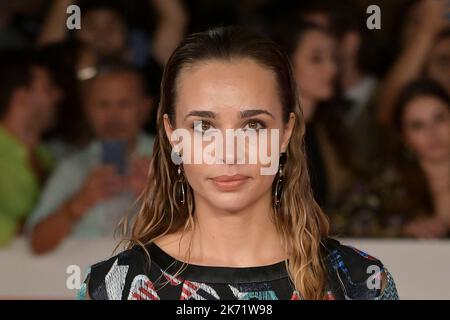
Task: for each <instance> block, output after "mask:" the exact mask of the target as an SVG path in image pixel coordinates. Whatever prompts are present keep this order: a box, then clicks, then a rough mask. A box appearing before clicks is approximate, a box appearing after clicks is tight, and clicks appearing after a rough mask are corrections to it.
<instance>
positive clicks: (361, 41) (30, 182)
mask: <svg viewBox="0 0 450 320" xmlns="http://www.w3.org/2000/svg"><path fill="white" fill-rule="evenodd" d="M72 4H76V5H78V6H79V7H80V9H81V29H79V30H78V29H76V30H69V29H68V28H67V26H66V20H67V18H68V17H69V14H68V13H67V12H66V10H67V7H68V6H70V5H72ZM371 4H376V5H378V6H379V7H380V9H381V29H375V30H369V29H368V28H367V25H366V20H367V18H368V17H369V14H367V13H366V8H367V7H368V6H369V5H371ZM230 24H235V25H241V26H245V27H247V28H250V29H253V30H256V31H258V32H261V33H263V34H266V35H268V36H270V37H272V38H273V39H274V40H275V41H276V42H278V43H279V45H280V46H281V47H283V48H284V50H285V51H286V52H287V53H288V54H289V56H290V58H291V61H292V66H293V70H294V76H295V78H296V81H297V83H298V87H299V91H300V102H301V106H302V108H303V112H304V115H305V119H306V123H307V131H306V137H305V141H306V149H307V156H308V161H309V167H310V176H311V181H312V187H313V191H314V194H315V197H316V199H317V201H318V202H319V204H320V205H321V206H322V207H323V208H324V210H325V211H326V213H327V214H328V215H329V217H330V220H331V225H332V232H333V234H334V235H337V236H345V237H413V238H445V237H449V236H450V109H449V108H450V98H449V95H450V1H448V0H397V1H390V0H384V1H382V0H377V1H366V0H354V1H350V0H340V1H337V0H336V1H333V0H328V1H325V0H314V1H312V0H311V1H272V0H242V1H237V0H235V1H231V0H133V1H126V0H108V1H106V0H105V1H101V0H78V1H76V0H20V1H19V0H14V1H3V0H2V1H0V247H6V246H8V245H9V244H11V243H12V242H13V241H14V239H15V238H16V237H19V236H26V237H27V238H28V239H29V241H30V244H31V247H32V248H33V251H34V252H36V253H43V252H49V251H51V250H53V249H55V248H57V247H58V245H59V244H60V243H61V242H62V241H64V240H65V239H67V238H68V237H92V238H96V237H103V236H110V235H113V234H114V230H115V227H116V225H117V223H118V221H119V220H120V219H121V217H123V216H124V214H125V213H126V212H128V211H130V210H135V208H136V206H138V203H136V201H135V199H136V197H137V195H139V194H140V193H141V191H142V189H143V187H144V184H145V179H146V175H147V171H148V165H149V157H150V155H151V152H152V144H153V140H154V133H155V127H156V123H155V114H156V108H157V104H158V99H159V97H158V95H159V83H160V79H161V75H162V70H163V68H164V64H165V63H166V61H167V60H168V58H169V57H170V55H171V53H172V51H173V50H174V49H175V48H176V46H177V44H178V43H179V41H180V40H181V39H182V38H183V37H184V36H185V35H186V34H189V33H191V32H196V31H203V30H206V29H208V28H211V27H214V26H223V25H230ZM117 141H121V142H122V143H118V142H117ZM299 147H300V146H299Z"/></svg>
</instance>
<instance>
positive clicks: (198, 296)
mask: <svg viewBox="0 0 450 320" xmlns="http://www.w3.org/2000/svg"><path fill="white" fill-rule="evenodd" d="M145 248H146V250H147V252H148V253H149V255H150V260H149V257H148V256H147V253H146V252H145V250H144V249H143V248H142V247H141V246H134V247H133V248H132V249H129V250H126V251H124V252H122V253H120V254H118V255H116V256H114V257H112V258H110V259H108V260H105V261H102V262H100V263H97V264H95V265H93V266H92V267H91V270H90V273H89V275H88V277H87V279H86V281H85V286H84V287H83V288H82V290H80V296H79V297H80V298H83V297H84V296H85V292H86V291H88V293H89V297H90V298H91V299H132V300H160V299H161V300H165V299H166V300H167V299H168V300H189V299H195V300H209V299H221V300H233V299H239V300H248V299H257V300H277V299H280V300H298V299H301V295H300V294H299V293H298V292H297V291H296V290H295V288H294V286H293V284H292V282H291V280H290V278H289V276H288V272H287V269H286V263H285V261H281V262H278V263H275V264H272V265H266V266H258V267H244V268H239V267H213V266H200V265H193V264H183V263H182V262H181V261H179V260H177V259H175V258H173V257H171V256H170V255H169V254H167V253H166V252H165V251H163V250H162V249H161V248H159V247H158V246H157V245H156V244H150V245H147V246H146V247H145ZM323 250H324V262H325V265H326V266H327V269H328V285H327V291H326V296H327V298H328V299H393V298H398V296H397V291H396V289H395V284H394V282H393V280H392V277H391V276H390V274H389V273H388V272H387V271H386V270H385V269H384V267H383V265H382V263H381V262H380V261H379V260H377V259H375V258H373V257H371V256H369V255H367V254H366V253H364V252H362V251H360V250H357V249H355V248H352V247H348V246H343V245H341V244H340V243H339V242H338V241H336V240H332V239H327V240H326V241H325V242H324V245H323ZM369 269H370V272H369V271H368V270H369ZM382 272H385V273H386V275H387V280H388V282H387V287H386V289H385V290H384V291H383V292H382V291H381V289H380V285H378V286H377V285H376V279H377V276H378V279H381V273H382ZM371 279H373V280H371ZM369 282H370V283H372V284H373V285H372V286H371V285H368V283H369Z"/></svg>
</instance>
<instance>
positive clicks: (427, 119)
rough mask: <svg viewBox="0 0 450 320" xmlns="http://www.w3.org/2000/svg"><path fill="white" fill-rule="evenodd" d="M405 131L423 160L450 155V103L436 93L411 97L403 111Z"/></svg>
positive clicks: (417, 154) (406, 137) (409, 141)
mask: <svg viewBox="0 0 450 320" xmlns="http://www.w3.org/2000/svg"><path fill="white" fill-rule="evenodd" d="M403 135H404V139H405V141H406V143H407V145H408V146H409V148H410V149H411V150H412V152H413V153H414V154H415V155H416V156H417V157H418V159H419V161H442V160H443V159H449V158H450V111H449V106H448V105H446V104H445V103H444V102H443V101H441V100H440V99H438V98H436V97H433V96H422V97H417V98H415V99H413V100H411V101H410V102H409V103H408V105H407V106H406V108H405V111H404V113H403Z"/></svg>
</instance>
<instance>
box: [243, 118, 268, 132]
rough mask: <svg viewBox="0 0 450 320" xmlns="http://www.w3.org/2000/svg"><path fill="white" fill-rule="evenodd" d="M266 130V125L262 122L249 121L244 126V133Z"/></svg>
mask: <svg viewBox="0 0 450 320" xmlns="http://www.w3.org/2000/svg"><path fill="white" fill-rule="evenodd" d="M264 128H266V125H265V123H264V122H262V121H260V120H254V119H252V120H249V121H248V122H247V123H246V125H245V126H244V131H247V130H254V131H258V130H260V129H264Z"/></svg>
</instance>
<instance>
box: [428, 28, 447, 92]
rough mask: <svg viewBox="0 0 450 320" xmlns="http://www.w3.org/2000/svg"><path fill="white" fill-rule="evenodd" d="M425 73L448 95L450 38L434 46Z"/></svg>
mask: <svg viewBox="0 0 450 320" xmlns="http://www.w3.org/2000/svg"><path fill="white" fill-rule="evenodd" d="M426 73H427V75H428V76H429V77H430V78H431V79H433V80H435V81H437V82H438V83H439V84H440V85H441V86H442V87H443V88H444V89H446V90H447V92H448V93H449V94H450V37H446V38H445V39H442V40H440V41H438V42H437V43H436V44H435V46H434V47H433V49H432V50H431V52H430V55H429V57H428V63H427V69H426Z"/></svg>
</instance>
